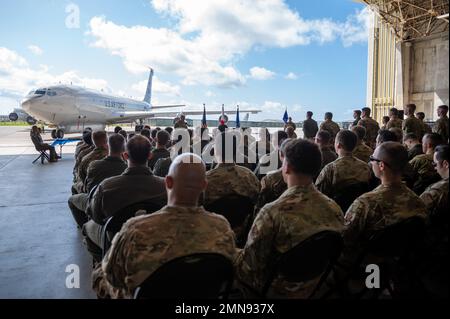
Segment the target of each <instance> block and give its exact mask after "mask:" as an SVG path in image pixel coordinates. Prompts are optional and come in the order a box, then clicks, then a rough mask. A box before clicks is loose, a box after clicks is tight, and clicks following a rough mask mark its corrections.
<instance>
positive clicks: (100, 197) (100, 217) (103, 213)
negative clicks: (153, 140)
mask: <svg viewBox="0 0 450 319" xmlns="http://www.w3.org/2000/svg"><path fill="white" fill-rule="evenodd" d="M150 150H151V145H150V141H149V140H148V139H147V138H146V137H144V136H142V135H135V136H134V137H133V138H131V139H130V140H129V141H128V143H127V147H126V152H125V153H124V157H125V158H126V159H127V161H128V168H127V169H126V170H125V171H124V172H123V173H122V174H121V175H119V176H114V177H110V178H108V179H106V180H104V181H103V182H101V183H100V184H99V185H98V187H97V189H96V190H95V192H94V193H93V194H92V197H91V198H90V199H89V205H88V208H87V210H86V212H87V213H88V214H89V216H90V217H91V218H92V219H91V220H90V221H88V222H87V223H86V224H84V226H83V229H82V230H83V234H84V235H85V236H86V238H87V239H86V241H87V243H88V245H89V246H88V248H89V247H91V248H92V249H93V250H95V249H96V248H97V247H98V248H99V247H100V246H101V232H102V225H103V224H104V223H105V222H106V220H107V219H108V218H110V217H112V216H115V215H116V214H117V213H119V212H120V211H121V210H122V209H123V208H126V207H128V206H130V205H132V204H136V203H141V202H150V203H153V204H155V205H157V206H158V205H159V206H160V207H163V206H164V205H165V204H166V202H167V197H166V191H165V188H164V180H163V179H162V178H160V177H156V176H154V175H153V174H152V171H151V170H150V168H149V167H148V166H147V161H148V159H149V157H150ZM95 246H97V247H95Z"/></svg>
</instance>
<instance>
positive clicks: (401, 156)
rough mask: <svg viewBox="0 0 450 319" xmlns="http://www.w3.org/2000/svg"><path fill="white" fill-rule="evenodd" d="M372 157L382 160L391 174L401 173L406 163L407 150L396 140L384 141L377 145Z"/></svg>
mask: <svg viewBox="0 0 450 319" xmlns="http://www.w3.org/2000/svg"><path fill="white" fill-rule="evenodd" d="M373 157H374V158H376V159H378V160H380V161H383V162H384V163H385V164H386V166H387V169H389V170H390V171H391V174H393V175H402V173H403V170H404V169H405V167H406V164H408V151H407V150H406V148H405V147H404V146H403V145H402V144H400V143H397V142H385V143H383V144H381V145H380V146H378V147H377V149H376V150H375V152H374V154H373Z"/></svg>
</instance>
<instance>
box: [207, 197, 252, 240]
mask: <svg viewBox="0 0 450 319" xmlns="http://www.w3.org/2000/svg"><path fill="white" fill-rule="evenodd" d="M205 209H206V210H207V211H209V212H213V213H216V214H219V215H222V216H224V217H225V218H226V219H227V220H228V222H229V223H230V225H231V228H232V229H233V231H234V232H235V234H236V240H237V245H238V246H239V247H240V246H242V241H245V239H246V238H247V234H246V233H247V228H248V227H246V226H247V224H246V222H247V221H248V219H249V218H250V217H251V216H252V214H253V210H254V209H255V203H254V202H253V200H252V199H251V198H248V197H245V196H240V195H235V194H233V195H228V196H224V197H223V198H220V199H218V200H216V201H214V202H213V203H211V204H208V205H205Z"/></svg>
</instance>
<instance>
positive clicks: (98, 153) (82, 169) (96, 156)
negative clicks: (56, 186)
mask: <svg viewBox="0 0 450 319" xmlns="http://www.w3.org/2000/svg"><path fill="white" fill-rule="evenodd" d="M106 156H108V150H107V149H105V148H99V147H96V148H95V149H94V150H93V151H92V152H90V153H89V154H88V155H86V156H85V157H84V158H83V160H82V161H81V163H80V165H79V166H78V170H77V175H76V180H77V182H76V186H75V187H76V189H77V191H78V192H81V191H82V190H83V185H84V180H85V179H86V176H87V171H88V168H89V164H91V163H92V162H94V161H97V160H101V159H103V158H105V157H106Z"/></svg>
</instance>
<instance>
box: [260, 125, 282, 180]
mask: <svg viewBox="0 0 450 319" xmlns="http://www.w3.org/2000/svg"><path fill="white" fill-rule="evenodd" d="M289 127H290V126H288V128H289ZM287 138H288V135H287V133H286V132H284V131H277V132H276V133H275V134H272V138H271V140H272V146H273V148H274V150H273V151H272V152H271V153H270V154H266V155H264V156H262V157H261V158H260V159H259V163H258V166H257V167H256V169H255V174H256V176H257V177H258V179H261V178H263V177H264V176H266V174H267V173H268V172H269V171H274V170H277V169H279V168H281V164H282V162H281V161H280V157H279V155H278V150H279V149H280V146H281V144H282V143H283V141H284V140H285V139H287Z"/></svg>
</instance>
